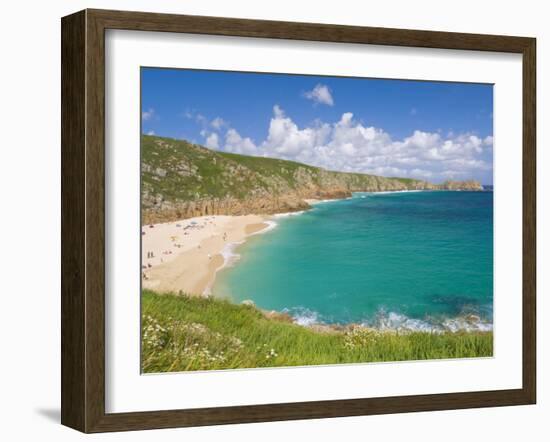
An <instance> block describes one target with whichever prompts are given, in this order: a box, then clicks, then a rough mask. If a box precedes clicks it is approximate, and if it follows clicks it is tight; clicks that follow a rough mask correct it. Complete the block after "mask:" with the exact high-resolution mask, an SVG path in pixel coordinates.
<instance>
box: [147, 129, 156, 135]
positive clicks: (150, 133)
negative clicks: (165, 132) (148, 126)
mask: <svg viewBox="0 0 550 442" xmlns="http://www.w3.org/2000/svg"><path fill="white" fill-rule="evenodd" d="M147 135H155V131H154V130H150V131H149V132H147Z"/></svg>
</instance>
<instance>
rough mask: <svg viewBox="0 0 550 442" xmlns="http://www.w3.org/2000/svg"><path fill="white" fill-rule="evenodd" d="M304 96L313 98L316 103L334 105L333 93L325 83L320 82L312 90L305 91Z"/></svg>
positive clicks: (309, 98)
mask: <svg viewBox="0 0 550 442" xmlns="http://www.w3.org/2000/svg"><path fill="white" fill-rule="evenodd" d="M304 97H306V98H307V99H308V100H313V101H314V102H315V103H321V104H326V105H328V106H332V105H334V100H333V98H332V93H331V91H330V89H329V88H328V86H326V85H324V84H320V83H319V84H318V85H317V86H315V87H314V88H313V89H312V90H311V91H308V92H305V93H304Z"/></svg>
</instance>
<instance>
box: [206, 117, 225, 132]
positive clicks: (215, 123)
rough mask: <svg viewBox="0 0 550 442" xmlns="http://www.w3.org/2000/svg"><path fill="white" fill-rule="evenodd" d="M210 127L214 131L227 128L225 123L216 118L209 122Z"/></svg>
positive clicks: (221, 119)
mask: <svg viewBox="0 0 550 442" xmlns="http://www.w3.org/2000/svg"><path fill="white" fill-rule="evenodd" d="M210 126H212V127H213V128H214V129H216V130H220V129H221V128H223V127H225V126H227V122H226V121H225V120H224V119H223V118H221V117H216V118H214V119H213V120H212V121H211V122H210Z"/></svg>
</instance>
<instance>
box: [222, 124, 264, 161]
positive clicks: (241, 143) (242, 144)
mask: <svg viewBox="0 0 550 442" xmlns="http://www.w3.org/2000/svg"><path fill="white" fill-rule="evenodd" d="M223 150H225V151H227V152H233V153H240V154H246V155H257V154H258V152H257V149H256V145H255V144H254V142H253V141H252V140H251V139H250V138H248V137H246V138H243V137H241V135H240V134H239V132H237V131H236V130H235V129H229V130H228V131H227V133H226V134H225V146H224V149H223Z"/></svg>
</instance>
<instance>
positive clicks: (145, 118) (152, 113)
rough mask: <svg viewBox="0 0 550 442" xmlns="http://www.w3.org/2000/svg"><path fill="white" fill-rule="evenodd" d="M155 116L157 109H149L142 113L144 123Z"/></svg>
mask: <svg viewBox="0 0 550 442" xmlns="http://www.w3.org/2000/svg"><path fill="white" fill-rule="evenodd" d="M154 116H155V109H153V108H149V109H148V110H146V111H143V112H142V113H141V119H142V120H143V121H149V120H151V119H152V118H153V117H154Z"/></svg>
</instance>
